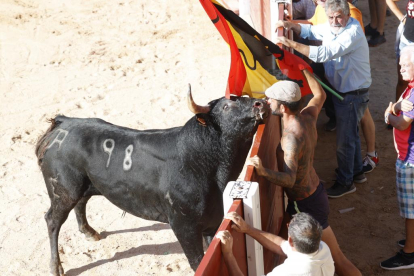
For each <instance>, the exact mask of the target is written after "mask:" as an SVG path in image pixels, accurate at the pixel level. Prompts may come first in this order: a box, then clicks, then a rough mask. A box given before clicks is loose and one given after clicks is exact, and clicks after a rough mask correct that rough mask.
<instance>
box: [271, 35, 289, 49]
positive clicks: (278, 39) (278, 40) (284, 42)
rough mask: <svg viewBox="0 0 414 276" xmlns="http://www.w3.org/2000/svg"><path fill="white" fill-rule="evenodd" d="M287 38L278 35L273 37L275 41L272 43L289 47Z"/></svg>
mask: <svg viewBox="0 0 414 276" xmlns="http://www.w3.org/2000/svg"><path fill="white" fill-rule="evenodd" d="M288 40H289V39H287V38H286V37H284V36H279V37H276V38H275V41H274V43H275V44H279V43H280V44H282V45H284V46H286V47H289V41H288Z"/></svg>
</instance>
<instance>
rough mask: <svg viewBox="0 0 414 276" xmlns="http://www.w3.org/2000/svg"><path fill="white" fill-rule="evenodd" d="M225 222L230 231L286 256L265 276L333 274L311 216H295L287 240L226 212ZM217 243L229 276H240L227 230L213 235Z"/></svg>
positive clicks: (318, 226)
mask: <svg viewBox="0 0 414 276" xmlns="http://www.w3.org/2000/svg"><path fill="white" fill-rule="evenodd" d="M224 218H225V219H230V220H231V221H233V223H234V224H233V225H232V229H234V230H236V231H237V232H241V233H245V234H247V235H249V236H251V237H252V238H253V239H255V240H257V241H258V242H259V243H260V244H261V245H262V246H263V247H265V248H267V249H268V250H270V251H272V252H274V253H277V254H284V255H286V256H287V259H286V260H285V262H284V263H283V264H281V265H279V266H277V267H275V268H274V269H273V271H272V272H270V273H269V274H267V275H268V276H271V275H275V276H276V275H277V276H279V275H280V276H283V275H290V276H294V275H298V276H299V275H312V276H333V275H334V272H335V267H334V262H333V260H332V256H331V251H330V250H329V247H328V246H327V245H326V243H324V242H323V241H321V236H322V226H321V225H320V224H319V223H318V222H317V221H316V220H315V219H314V218H312V216H310V215H308V214H306V213H299V214H297V215H295V216H294V217H293V219H292V220H291V222H290V224H289V228H288V233H289V237H288V240H284V239H283V238H281V237H279V236H276V235H273V234H271V233H267V232H263V231H261V230H258V229H256V228H254V227H250V226H249V225H248V224H247V223H246V222H245V221H244V220H243V218H242V217H240V215H239V214H237V213H235V212H233V213H228V214H227V215H226V216H225V217H224ZM216 237H217V238H219V239H220V240H221V248H222V252H223V257H224V262H225V263H226V265H227V268H228V270H229V274H230V275H231V276H236V275H237V276H238V275H243V273H242V272H241V270H240V268H239V266H238V265H237V262H236V260H235V258H234V255H233V251H232V247H233V237H232V236H231V234H230V232H229V231H227V230H226V231H220V232H218V233H217V235H216Z"/></svg>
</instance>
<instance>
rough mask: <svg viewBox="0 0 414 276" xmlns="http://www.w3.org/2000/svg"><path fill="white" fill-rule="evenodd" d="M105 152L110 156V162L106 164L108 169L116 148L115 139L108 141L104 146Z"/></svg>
mask: <svg viewBox="0 0 414 276" xmlns="http://www.w3.org/2000/svg"><path fill="white" fill-rule="evenodd" d="M102 146H103V149H104V152H106V153H107V154H108V161H107V162H106V167H107V168H108V166H109V162H110V161H111V155H112V151H113V150H114V148H115V141H114V140H113V139H106V140H105V141H104V142H103V144H102Z"/></svg>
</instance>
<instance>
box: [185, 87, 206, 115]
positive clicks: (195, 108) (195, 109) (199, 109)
mask: <svg viewBox="0 0 414 276" xmlns="http://www.w3.org/2000/svg"><path fill="white" fill-rule="evenodd" d="M187 105H188V109H190V111H191V112H193V113H194V114H198V113H208V112H209V111H210V106H208V105H205V106H202V105H198V104H196V103H195V102H194V100H193V96H192V95H191V85H190V84H188V93H187Z"/></svg>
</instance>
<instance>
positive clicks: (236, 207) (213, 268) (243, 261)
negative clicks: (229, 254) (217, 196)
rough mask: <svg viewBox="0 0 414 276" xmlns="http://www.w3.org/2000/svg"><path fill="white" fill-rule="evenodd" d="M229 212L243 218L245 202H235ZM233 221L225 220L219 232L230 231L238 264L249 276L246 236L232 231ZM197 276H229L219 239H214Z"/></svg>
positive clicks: (238, 200)
mask: <svg viewBox="0 0 414 276" xmlns="http://www.w3.org/2000/svg"><path fill="white" fill-rule="evenodd" d="M220 204H221V203H220ZM228 212H237V213H238V214H239V215H241V216H242V217H243V216H244V214H243V202H242V201H241V200H240V199H237V200H234V202H233V204H232V205H231V207H230V209H229V210H228ZM230 226H231V221H230V220H228V219H226V220H223V222H222V223H221V225H220V227H219V229H218V230H217V232H219V231H222V230H229V231H230V232H231V234H232V235H233V254H234V256H235V258H236V260H237V263H238V265H239V267H240V269H241V271H242V272H243V274H244V275H247V257H246V239H245V237H244V234H242V233H238V232H236V231H233V230H232V229H231V227H230ZM195 275H196V276H213V275H223V276H228V275H229V273H228V271H227V267H226V264H225V263H224V259H223V254H222V253H221V243H220V240H219V239H216V238H214V239H213V241H212V242H211V244H210V246H209V247H208V249H207V252H206V254H205V255H204V258H203V260H202V261H201V263H200V265H199V266H198V269H197V271H196V273H195Z"/></svg>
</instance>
